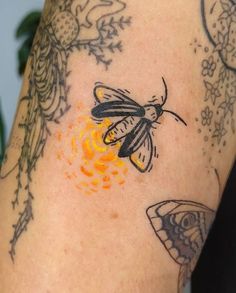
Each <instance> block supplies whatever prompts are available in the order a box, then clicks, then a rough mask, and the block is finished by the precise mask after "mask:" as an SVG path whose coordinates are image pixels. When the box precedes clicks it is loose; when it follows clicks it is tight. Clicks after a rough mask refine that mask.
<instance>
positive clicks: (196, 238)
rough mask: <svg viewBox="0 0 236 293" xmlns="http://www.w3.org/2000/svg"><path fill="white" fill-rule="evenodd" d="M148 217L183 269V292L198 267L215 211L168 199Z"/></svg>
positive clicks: (149, 209) (180, 290) (179, 279)
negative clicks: (196, 266)
mask: <svg viewBox="0 0 236 293" xmlns="http://www.w3.org/2000/svg"><path fill="white" fill-rule="evenodd" d="M146 214H147V217H148V219H149V221H150V223H151V226H152V228H153V230H154V232H155V234H156V236H157V237H158V238H159V240H160V241H161V243H162V244H163V245H164V247H165V249H166V250H167V251H168V253H169V255H170V256H171V258H172V259H173V260H174V261H175V262H176V263H177V264H178V265H179V266H180V270H179V277H178V293H181V292H182V288H183V287H184V286H185V285H186V283H187V281H188V279H189V278H190V277H191V273H192V272H193V270H194V268H195V265H196V263H197V260H198V258H199V255H200V253H201V249H202V247H203V245H204V242H205V240H206V238H207V235H208V232H209V230H210V227H211V225H212V223H213V220H214V217H215V212H214V211H213V210H212V209H210V208H208V207H206V206H205V205H203V204H200V203H197V202H193V201H184V200H168V201H163V202H161V203H158V204H155V205H153V206H151V207H149V208H148V209H147V211H146Z"/></svg>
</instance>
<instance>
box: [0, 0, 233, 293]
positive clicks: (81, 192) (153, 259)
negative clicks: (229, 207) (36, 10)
mask: <svg viewBox="0 0 236 293" xmlns="http://www.w3.org/2000/svg"><path fill="white" fill-rule="evenodd" d="M60 2H62V3H60ZM216 3H217V4H216V5H215V6H212V5H211V1H202V2H201V1H200V0H199V1H187V2H186V3H185V4H183V1H181V0H178V1H174V3H171V4H170V3H168V1H164V0H160V1H156V0H150V1H149V2H148V4H145V3H143V1H140V0H135V1H131V0H130V1H124V2H123V1H118V0H113V1H110V2H109V1H108V2H107V1H102V0H93V1H81V0H80V1H79V0H73V1H57V2H56V1H52V0H51V1H46V3H45V9H44V12H43V16H42V21H41V25H40V28H39V30H38V33H37V36H36V38H35V42H34V46H33V48H32V54H31V56H30V58H29V62H28V66H27V69H26V72H25V76H24V82H23V86H22V91H21V94H20V101H19V107H18V111H17V113H16V119H15V123H14V126H13V130H12V135H11V139H10V141H9V146H8V149H7V152H6V157H5V162H4V164H3V166H2V168H1V180H0V190H1V196H0V230H1V242H0V291H1V292H3V293H11V292H16V290H17V292H19V293H21V292H34V293H38V292H39V293H41V292H76V293H78V292H86V293H87V292H88V293H90V292H98V293H100V292H101V293H104V292H109V293H110V292H115V293H117V292H150V293H152V292H157V291H158V292H160V293H162V292H163V293H164V292H171V293H172V292H181V290H182V287H183V285H184V284H185V283H186V281H187V279H188V278H189V277H190V275H191V272H192V270H193V268H194V266H195V264H196V261H197V258H198V256H199V254H200V251H201V248H202V245H203V243H204V241H205V239H206V235H207V232H208V231H209V229H210V226H211V224H212V221H213V219H214V213H215V211H216V210H217V207H218V204H219V202H220V198H221V194H222V192H223V189H224V185H225V183H226V180H227V176H228V173H229V172H230V169H231V166H232V164H233V162H234V159H235V149H236V148H235V146H236V136H235V134H234V123H235V120H236V116H235V112H236V109H235V107H236V106H235V105H236V102H235V103H234V100H235V98H234V97H235V96H236V93H235V85H234V84H233V82H234V81H235V82H236V75H235V74H236V73H235V70H234V63H233V62H234V60H233V59H232V56H231V53H230V52H232V50H234V48H231V47H229V46H230V45H232V44H233V41H232V42H231V40H233V38H234V37H233V36H231V34H230V32H229V30H228V31H227V30H226V31H225V30H224V32H222V31H221V30H222V27H221V25H220V24H219V23H218V22H217V21H218V18H219V15H221V13H222V12H223V11H222V9H223V8H222V7H221V4H220V1H217V2H216ZM234 5H235V4H234V3H233V2H231V1H230V0H229V3H228V7H230V9H231V10H233V6H234ZM200 8H205V10H203V9H202V13H200V11H201V9H200ZM209 8H210V9H212V12H213V13H212V14H211V17H215V22H216V24H217V25H216V26H214V25H213V23H214V21H213V20H212V19H211V18H209V14H208V12H209ZM176 11H178V13H176ZM228 15H229V13H228ZM228 17H231V16H228ZM206 20H207V21H206ZM214 30H217V32H218V38H219V39H217V38H216V39H215V42H212V39H211V35H212V36H215V35H216V32H215V31H214ZM219 33H220V34H222V35H223V36H224V35H226V36H227V37H228V41H227V44H223V45H224V46H226V47H227V46H228V47H227V48H228V49H227V50H228V51H227V52H228V53H227V52H226V51H225V50H226V49H224V46H223V45H222V46H221V47H220V40H221V39H222V37H221V36H220V34H219ZM222 42H223V41H222ZM225 42H226V41H225ZM231 43H232V44H231ZM230 50H231V51H230ZM227 54H228V55H227ZM230 58H231V59H230ZM204 60H205V61H204ZM229 60H231V61H229ZM223 71H224V72H225V74H226V75H227V76H226V79H224V78H223V77H222V74H221V75H219V72H223ZM219 76H220V77H219ZM227 77H228V78H229V80H228V83H229V85H227V82H226V80H227ZM219 78H221V80H220V81H219ZM211 86H212V87H213V88H212V87H211ZM226 89H228V90H226ZM227 107H228V108H227ZM131 108H132V109H131ZM114 109H115V110H114ZM127 109H128V110H127ZM227 109H228V110H227ZM168 111H169V113H168ZM170 111H171V113H170ZM124 112H125V114H124ZM122 119H125V120H124V121H125V124H122V123H123V122H124V121H123V120H122ZM121 120H122V121H123V122H121ZM138 123H140V124H138ZM114 125H115V127H116V128H112V127H114ZM137 125H141V126H142V129H141V127H140V128H138V126H137ZM136 126H137V128H135V127H136ZM111 129H112V131H111ZM134 129H136V131H134ZM140 129H141V130H140ZM142 140H143V141H142ZM139 142H140V143H139ZM148 146H149V147H148ZM137 155H138V157H137ZM141 158H143V160H141ZM153 207H154V208H155V209H153ZM170 207H171V208H170ZM157 222H158V224H157ZM150 224H151V225H150ZM203 227H204V228H203ZM152 228H153V229H154V230H153V229H152ZM158 229H159V230H158ZM203 229H205V230H204V233H203ZM160 231H162V232H160ZM163 231H164V232H165V233H164V232H163ZM173 231H174V232H173ZM191 231H193V233H192V232H191ZM200 234H201V235H203V236H202V238H201V239H200V240H199V237H198V236H199V235H200ZM183 235H184V236H183ZM178 237H180V238H181V237H182V238H181V239H183V238H184V239H185V243H187V244H186V245H185V246H184V245H183V243H181V244H179V242H178V241H176V239H177V238H178ZM180 238H178V239H180ZM167 240H168V241H169V242H168V243H169V244H168V245H169V246H168V245H167V243H166V241H167ZM177 242H178V243H177ZM196 243H198V244H199V246H198V248H197V249H196V246H195V244H196ZM172 247H173V248H175V251H173V250H172V251H171V248H172Z"/></svg>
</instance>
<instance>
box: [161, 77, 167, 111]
mask: <svg viewBox="0 0 236 293" xmlns="http://www.w3.org/2000/svg"><path fill="white" fill-rule="evenodd" d="M162 81H163V84H164V88H165V96H164V99H163V96H162V106H163V105H164V104H165V103H166V100H167V98H168V88H167V84H166V81H165V79H164V77H162Z"/></svg>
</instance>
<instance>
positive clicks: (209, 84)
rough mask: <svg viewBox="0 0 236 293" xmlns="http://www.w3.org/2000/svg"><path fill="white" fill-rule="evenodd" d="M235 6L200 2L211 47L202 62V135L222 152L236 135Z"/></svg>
mask: <svg viewBox="0 0 236 293" xmlns="http://www.w3.org/2000/svg"><path fill="white" fill-rule="evenodd" d="M235 11H236V3H235V1H233V0H215V1H211V0H201V12H202V21H203V26H204V29H205V32H206V35H207V37H208V39H209V41H210V43H211V47H210V48H208V47H206V48H205V49H204V54H205V55H206V56H205V58H204V60H203V61H202V77H203V79H204V87H205V96H204V101H205V103H206V106H205V107H204V109H202V111H201V115H200V119H198V118H197V120H198V121H199V122H200V123H201V126H200V129H199V132H202V133H203V135H204V140H205V141H206V142H209V141H211V142H212V147H215V146H217V147H218V148H219V152H221V148H222V146H226V144H227V138H228V136H229V135H230V134H231V133H233V134H235V133H236V121H235V115H234V112H235V104H236V13H235Z"/></svg>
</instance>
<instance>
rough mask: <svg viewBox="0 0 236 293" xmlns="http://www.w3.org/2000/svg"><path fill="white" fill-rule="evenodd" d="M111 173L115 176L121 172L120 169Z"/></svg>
mask: <svg viewBox="0 0 236 293" xmlns="http://www.w3.org/2000/svg"><path fill="white" fill-rule="evenodd" d="M111 174H112V175H114V176H116V175H118V174H119V172H118V171H112V172H111Z"/></svg>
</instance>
